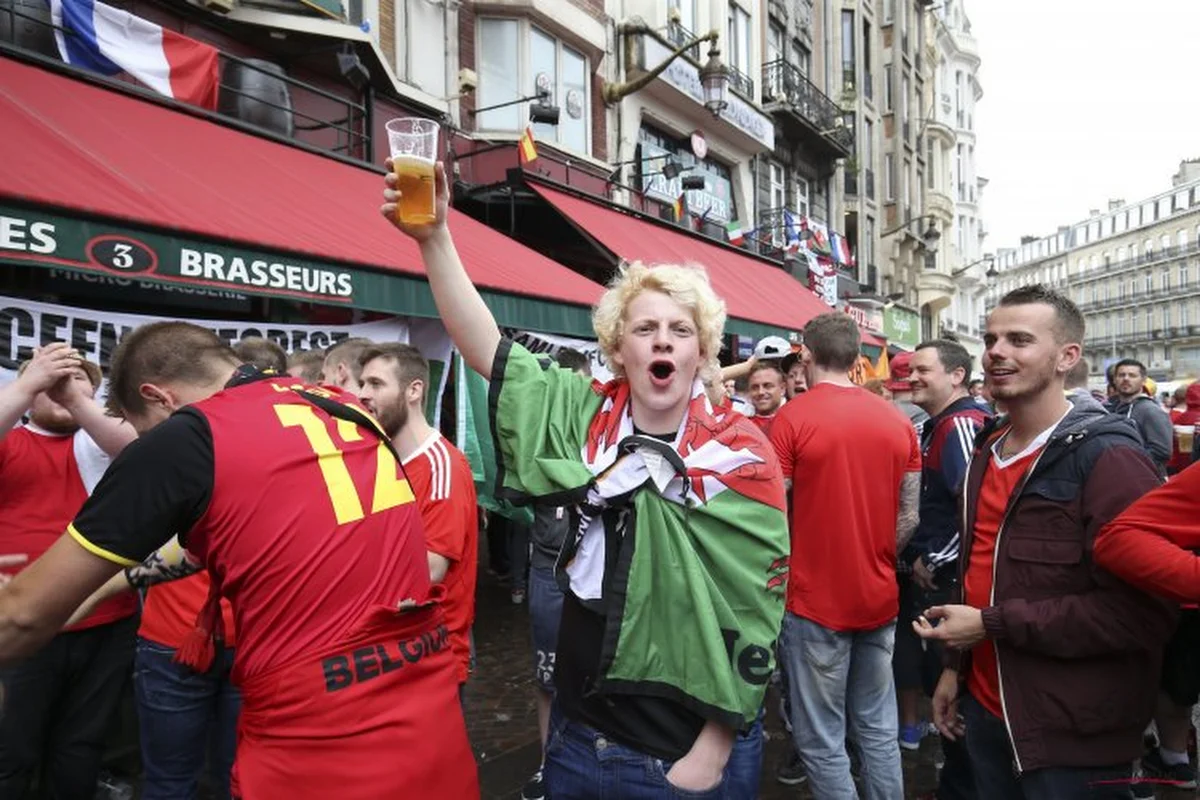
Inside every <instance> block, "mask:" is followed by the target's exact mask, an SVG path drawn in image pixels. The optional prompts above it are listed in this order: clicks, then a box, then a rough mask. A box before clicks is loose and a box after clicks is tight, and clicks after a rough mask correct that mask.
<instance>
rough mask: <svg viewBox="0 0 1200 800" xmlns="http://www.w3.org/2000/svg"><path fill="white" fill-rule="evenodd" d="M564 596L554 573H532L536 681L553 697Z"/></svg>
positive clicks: (542, 570) (543, 570)
mask: <svg viewBox="0 0 1200 800" xmlns="http://www.w3.org/2000/svg"><path fill="white" fill-rule="evenodd" d="M562 606H563V593H562V589H560V588H558V583H557V582H556V581H555V579H554V570H552V569H546V568H544V567H532V568H531V569H530V570H529V628H530V636H531V638H532V640H533V657H534V662H535V663H534V666H533V670H534V680H535V681H536V683H537V686H538V688H539V689H541V690H542V691H543V692H545V693H547V694H554V660H555V654H556V653H557V651H558V623H559V620H561V619H562Z"/></svg>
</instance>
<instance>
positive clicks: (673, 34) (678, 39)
mask: <svg viewBox="0 0 1200 800" xmlns="http://www.w3.org/2000/svg"><path fill="white" fill-rule="evenodd" d="M667 38H668V39H669V40H670V41H671V44H673V45H675V46H676V47H682V46H683V45H685V44H687V43H688V42H690V41H692V40H693V39H695V38H696V34H694V33H692V32H691V31H689V30H688V29H687V28H685V27H683V26H682V25H680V24H679V23H678V22H672V23H671V24H670V25H668V26H667ZM683 54H684V55H685V56H687V57H688V58H690V59H692V60H693V61H695V62H696V63H697V64H698V63H700V45H696V46H695V47H690V48H688V49H687V50H684V51H683Z"/></svg>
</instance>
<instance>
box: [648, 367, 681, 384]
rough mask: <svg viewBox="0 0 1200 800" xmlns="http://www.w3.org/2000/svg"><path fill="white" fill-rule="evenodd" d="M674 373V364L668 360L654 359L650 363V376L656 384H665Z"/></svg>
mask: <svg viewBox="0 0 1200 800" xmlns="http://www.w3.org/2000/svg"><path fill="white" fill-rule="evenodd" d="M674 375H675V365H674V364H672V363H671V362H670V361H655V362H653V363H652V364H651V365H650V378H651V379H652V380H653V382H654V384H655V385H656V386H665V385H666V384H668V383H670V382H671V378H672V376H674Z"/></svg>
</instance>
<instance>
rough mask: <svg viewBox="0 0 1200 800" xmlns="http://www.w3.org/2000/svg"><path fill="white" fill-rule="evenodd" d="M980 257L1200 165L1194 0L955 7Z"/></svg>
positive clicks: (1157, 187) (1006, 0)
mask: <svg viewBox="0 0 1200 800" xmlns="http://www.w3.org/2000/svg"><path fill="white" fill-rule="evenodd" d="M966 10H967V13H968V16H969V17H970V19H971V32H972V33H973V34H974V35H975V37H976V39H977V41H978V44H979V53H980V58H981V59H982V61H983V65H982V67H980V71H979V78H980V82H981V83H982V85H983V99H982V100H981V101H980V102H979V105H978V108H977V111H976V119H977V126H976V127H977V135H978V143H977V145H976V154H977V160H978V171H979V175H980V176H981V177H985V178H987V179H988V180H989V183H988V186H987V188H986V189H984V193H983V206H982V208H981V214H982V216H983V220H984V225H985V227H986V229H987V231H988V237H987V239H985V240H984V250H985V251H986V252H994V251H995V250H997V249H998V248H1000V247H1014V246H1016V245H1017V244H1019V242H1020V237H1021V236H1022V235H1024V234H1030V235H1035V236H1044V235H1046V234H1048V233H1051V232H1053V231H1054V230H1056V229H1057V227H1058V226H1059V225H1065V224H1068V223H1072V222H1077V221H1079V220H1081V219H1083V218H1085V217H1086V216H1087V213H1088V210H1089V209H1092V208H1098V209H1102V210H1103V209H1106V208H1107V202H1108V200H1109V199H1110V198H1114V199H1115V198H1121V199H1124V200H1126V201H1134V200H1137V199H1140V198H1143V197H1147V196H1150V195H1153V194H1155V193H1157V192H1160V191H1164V190H1166V189H1168V188H1169V187H1170V180H1171V176H1172V175H1174V174H1175V172H1176V170H1177V168H1178V165H1179V162H1180V161H1181V160H1183V159H1185V158H1200V102H1197V94H1198V89H1200V85H1198V73H1200V70H1198V69H1197V63H1198V57H1200V0H1137V2H1130V1H1129V0H966Z"/></svg>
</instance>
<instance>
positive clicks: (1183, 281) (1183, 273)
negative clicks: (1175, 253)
mask: <svg viewBox="0 0 1200 800" xmlns="http://www.w3.org/2000/svg"><path fill="white" fill-rule="evenodd" d="M1187 282H1188V265H1187V262H1186V261H1183V262H1181V263H1180V264H1179V288H1180V289H1182V288H1183V287H1185V286H1187Z"/></svg>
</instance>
